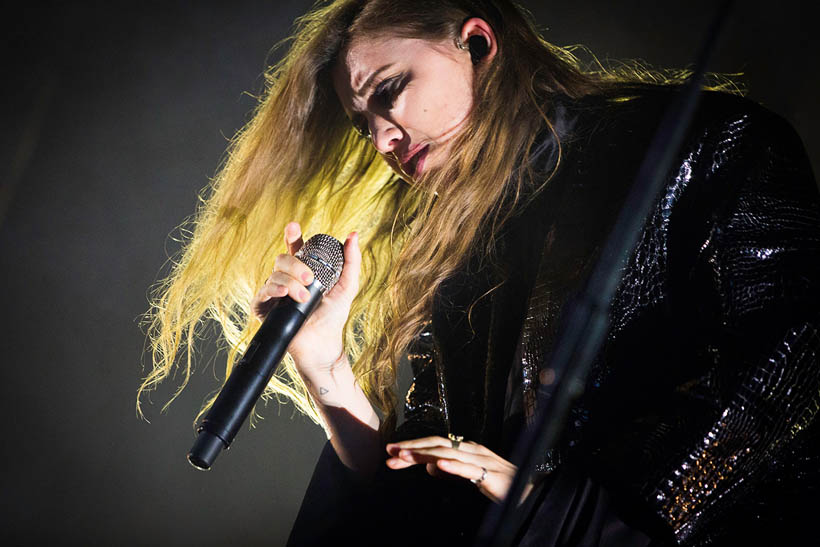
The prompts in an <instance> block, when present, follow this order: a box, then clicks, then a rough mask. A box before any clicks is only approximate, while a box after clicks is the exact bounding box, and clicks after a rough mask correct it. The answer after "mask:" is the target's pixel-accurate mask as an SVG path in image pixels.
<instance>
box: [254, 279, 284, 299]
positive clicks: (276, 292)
mask: <svg viewBox="0 0 820 547" xmlns="http://www.w3.org/2000/svg"><path fill="white" fill-rule="evenodd" d="M286 294H288V288H287V287H286V286H284V285H280V284H279V283H273V282H271V281H266V282H265V284H264V285H262V288H261V289H259V292H257V293H256V300H258V301H259V302H267V301H268V300H270V299H271V298H278V297H282V296H285V295H286Z"/></svg>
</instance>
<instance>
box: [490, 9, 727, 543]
mask: <svg viewBox="0 0 820 547" xmlns="http://www.w3.org/2000/svg"><path fill="white" fill-rule="evenodd" d="M731 6H732V0H724V1H723V3H722V4H721V5H720V7H719V8H718V11H717V14H716V16H715V18H714V20H713V21H712V24H711V25H710V27H709V30H708V32H707V35H706V40H705V42H704V44H703V46H702V48H701V50H700V52H699V54H698V58H697V63H696V65H695V71H694V73H693V74H692V76H691V77H690V79H689V81H688V82H687V83H686V85H685V86H684V87H683V88H682V89H681V90H680V92H679V93H678V94H677V95H676V97H675V100H674V101H673V102H672V104H671V105H670V106H669V108H668V109H667V111H666V112H665V114H664V117H663V119H662V120H661V122H660V125H659V126H658V129H657V131H656V133H655V136H654V137H653V139H652V142H651V144H650V146H649V150H648V151H647V154H646V156H645V157H644V160H643V162H642V164H641V166H640V169H639V171H638V175H637V177H636V181H635V183H634V184H633V186H632V189H631V190H630V193H629V195H628V196H627V198H626V201H625V203H624V206H623V208H622V209H621V212H620V215H619V216H618V219H617V221H616V223H615V227H614V229H613V231H612V233H611V234H610V235H609V238H608V239H607V241H606V244H605V246H604V248H603V250H602V252H601V256H600V258H599V259H598V262H597V264H596V266H595V269H594V270H593V271H592V273H591V275H590V277H589V279H588V280H587V282H586V284H585V287H584V290H582V291H581V292H580V293H579V294H578V296H577V297H575V298H574V299H573V300H572V301H571V302H569V303H568V306H567V311H566V312H564V314H563V316H562V317H563V321H562V325H563V330H562V335H561V337H560V338H559V340H558V343H557V344H556V347H555V351H554V352H553V354H552V358H551V359H550V362H549V367H550V368H551V369H552V370H554V371H555V377H556V380H555V383H554V384H555V385H554V388H553V389H552V390H551V393H550V390H547V389H546V388H544V387H543V386H539V389H538V402H537V405H536V409H537V411H536V415H535V420H534V422H533V425H532V427H529V428H524V430H523V432H522V433H521V435H520V436H519V438H518V441H517V443H516V447H515V450H514V451H513V455H512V463H513V464H515V465H516V466H517V467H518V472H517V473H516V475H515V478H514V479H513V482H512V484H511V486H510V489H509V491H508V492H507V496H506V498H505V499H504V501H503V502H501V503H499V504H493V505H492V506H491V507H490V509H489V510H488V511H487V515H486V516H485V518H484V522H483V523H482V526H481V528H480V530H479V534H478V537H477V543H476V545H478V546H479V547H487V546H493V547H496V546H507V545H510V544H512V542H513V540H514V538H515V536H516V535H517V534H518V533H519V532H520V530H519V529H520V527H521V524H522V522H521V521H522V520H523V519H524V517H526V516H527V514H528V513H529V511H530V510H531V505H532V504H533V500H534V499H535V498H537V495H536V494H537V492H536V491H533V492H530V494H529V496H528V498H527V500H525V502H524V503H522V504H520V505H519V503H518V502H517V500H520V499H521V495H522V493H523V492H524V488H525V486H526V484H527V483H528V482H529V480H530V478H531V476H532V471H533V470H534V468H535V465H536V460H537V459H538V458H539V457H541V456H542V455H543V454H544V453H545V451H546V449H547V448H551V447H556V446H557V443H558V440H559V438H560V436H561V433H562V431H563V428H564V423H565V421H566V417H567V415H568V413H569V410H570V408H571V407H572V404H573V403H574V401H575V400H576V399H577V398H578V397H579V396H580V395H581V394H582V393H583V390H584V385H585V382H586V377H587V374H588V372H589V369H590V367H591V365H592V362H593V360H594V358H595V357H596V355H597V354H598V350H599V349H600V347H601V345H602V343H603V340H604V338H605V336H606V333H607V330H608V327H609V318H608V311H609V307H610V303H611V300H612V297H613V295H614V294H615V291H616V289H617V287H618V284H619V283H620V281H621V275H622V274H621V270H620V266H621V264H622V261H623V260H624V258H626V257H628V256H629V255H630V254H631V253H632V251H633V250H634V248H635V245H636V243H637V240H638V237H639V235H640V233H641V229H642V227H643V225H644V222H645V220H646V217H647V215H648V214H649V211H650V209H651V208H652V205H653V204H654V203H655V198H656V196H657V195H658V193H659V192H660V190H661V188H662V186H663V184H664V181H665V177H666V174H667V172H668V171H669V169H670V168H671V166H672V160H673V159H674V158H675V155H676V154H677V152H678V149H679V148H680V146H681V144H682V142H683V138H684V136H685V135H686V132H687V130H688V129H689V126H690V124H691V121H692V117H693V114H694V112H695V108H696V107H697V104H698V102H699V100H700V90H701V86H702V82H703V77H704V72H705V69H706V65H707V63H708V61H709V59H710V57H711V56H712V53H713V52H714V49H715V45H716V42H717V40H718V37H719V36H720V33H721V31H722V29H723V27H724V25H725V22H726V20H727V18H728V15H729V12H730V8H731Z"/></svg>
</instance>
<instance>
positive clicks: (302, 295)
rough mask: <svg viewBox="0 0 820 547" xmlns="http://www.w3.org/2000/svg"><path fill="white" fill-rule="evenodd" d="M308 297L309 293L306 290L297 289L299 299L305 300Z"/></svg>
mask: <svg viewBox="0 0 820 547" xmlns="http://www.w3.org/2000/svg"><path fill="white" fill-rule="evenodd" d="M308 298H310V294H309V293H308V292H307V291H306V290H304V289H302V290H301V291H299V300H307V299H308Z"/></svg>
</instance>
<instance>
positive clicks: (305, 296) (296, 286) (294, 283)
mask: <svg viewBox="0 0 820 547" xmlns="http://www.w3.org/2000/svg"><path fill="white" fill-rule="evenodd" d="M279 287H284V288H285V289H287V290H286V291H282V289H280V288H279ZM265 288H266V289H268V292H269V294H270V295H271V296H285V295H288V296H290V297H291V298H292V299H294V300H296V301H298V302H307V301H308V300H309V299H310V293H308V290H307V289H306V288H305V286H304V285H302V283H301V282H299V281H298V280H297V279H294V278H293V277H292V276H290V275H288V274H286V273H283V272H273V274H271V276H270V277H269V278H268V281H266V282H265Z"/></svg>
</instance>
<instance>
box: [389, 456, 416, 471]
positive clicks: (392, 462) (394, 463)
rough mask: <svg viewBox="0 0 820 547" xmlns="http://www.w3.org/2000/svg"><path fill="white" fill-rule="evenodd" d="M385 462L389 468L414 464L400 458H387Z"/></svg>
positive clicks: (404, 467)
mask: <svg viewBox="0 0 820 547" xmlns="http://www.w3.org/2000/svg"><path fill="white" fill-rule="evenodd" d="M385 463H386V464H387V467H389V468H390V469H407V468H408V467H412V466H414V465H416V463H415V462H411V461H407V460H403V459H401V458H387V460H385Z"/></svg>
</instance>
